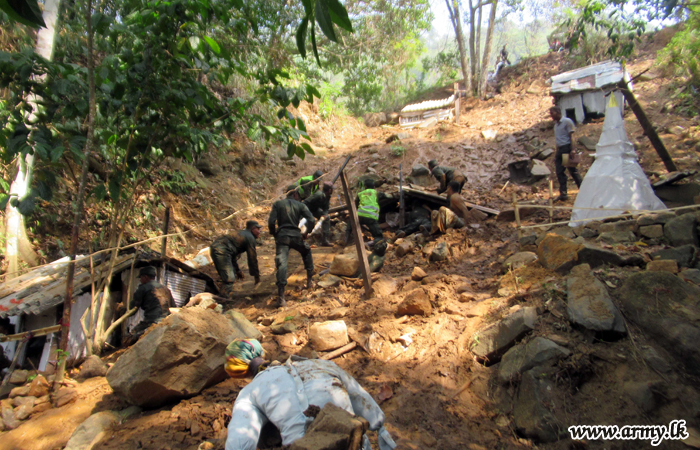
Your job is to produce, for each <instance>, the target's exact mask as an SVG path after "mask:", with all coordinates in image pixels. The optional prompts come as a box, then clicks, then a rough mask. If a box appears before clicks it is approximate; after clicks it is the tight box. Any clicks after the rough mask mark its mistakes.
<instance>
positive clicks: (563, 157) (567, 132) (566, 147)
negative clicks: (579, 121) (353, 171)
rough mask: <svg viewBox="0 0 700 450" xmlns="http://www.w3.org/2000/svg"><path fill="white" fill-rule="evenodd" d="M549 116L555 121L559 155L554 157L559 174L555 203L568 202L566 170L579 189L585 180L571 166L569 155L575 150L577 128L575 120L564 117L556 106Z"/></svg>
mask: <svg viewBox="0 0 700 450" xmlns="http://www.w3.org/2000/svg"><path fill="white" fill-rule="evenodd" d="M549 115H550V116H551V117H552V120H554V138H555V140H556V143H557V153H556V155H555V157H554V167H555V169H556V172H557V181H559V197H557V198H556V199H554V201H555V202H561V201H566V200H568V198H569V194H568V189H567V187H566V183H567V178H566V169H569V174H570V175H571V178H573V179H574V183H576V186H577V187H581V183H582V182H583V178H581V174H580V173H579V172H578V169H577V168H576V167H575V166H574V167H570V166H569V155H570V154H571V150H572V149H573V142H574V140H573V137H574V131H576V126H575V125H574V122H573V120H571V119H569V118H568V117H562V114H561V109H559V107H557V106H554V107H552V108H550V109H549Z"/></svg>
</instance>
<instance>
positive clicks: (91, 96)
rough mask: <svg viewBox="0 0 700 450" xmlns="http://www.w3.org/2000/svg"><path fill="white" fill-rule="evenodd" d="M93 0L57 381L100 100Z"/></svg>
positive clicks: (87, 12)
mask: <svg viewBox="0 0 700 450" xmlns="http://www.w3.org/2000/svg"><path fill="white" fill-rule="evenodd" d="M91 19H92V0H87V4H86V5H85V20H86V24H87V69H88V70H87V74H88V120H87V140H86V141H85V148H84V152H83V171H82V173H81V174H80V186H79V187H78V197H77V198H76V200H75V203H74V204H73V232H72V234H71V240H70V263H69V264H68V271H67V273H66V296H65V299H64V302H63V319H62V320H61V342H60V345H59V348H60V349H61V350H62V351H63V355H64V356H65V357H64V358H63V359H62V361H61V364H60V365H59V367H58V371H57V372H56V381H55V383H60V382H61V381H63V376H64V374H65V370H66V359H67V358H68V353H67V351H68V333H69V331H70V312H71V307H72V306H73V276H74V275H75V254H76V253H77V251H78V231H79V230H80V222H81V221H82V218H83V200H84V198H85V185H86V182H87V174H88V166H89V164H88V162H89V161H90V153H91V152H92V146H93V141H94V138H95V115H96V114H97V103H96V102H95V61H94V55H93V39H94V34H93V31H92V20H91Z"/></svg>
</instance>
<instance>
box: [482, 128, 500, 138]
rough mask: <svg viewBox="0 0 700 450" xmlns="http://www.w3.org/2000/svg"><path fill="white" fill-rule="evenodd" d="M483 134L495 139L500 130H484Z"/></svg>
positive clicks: (485, 136)
mask: <svg viewBox="0 0 700 450" xmlns="http://www.w3.org/2000/svg"><path fill="white" fill-rule="evenodd" d="M481 135H482V136H484V139H493V138H495V137H496V136H497V135H498V132H496V131H495V130H483V131H482V132H481Z"/></svg>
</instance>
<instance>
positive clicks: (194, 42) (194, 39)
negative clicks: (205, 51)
mask: <svg viewBox="0 0 700 450" xmlns="http://www.w3.org/2000/svg"><path fill="white" fill-rule="evenodd" d="M189 41H190V48H191V49H192V50H194V51H197V50H199V47H200V46H201V45H202V41H201V39H199V37H198V36H190V38H189Z"/></svg>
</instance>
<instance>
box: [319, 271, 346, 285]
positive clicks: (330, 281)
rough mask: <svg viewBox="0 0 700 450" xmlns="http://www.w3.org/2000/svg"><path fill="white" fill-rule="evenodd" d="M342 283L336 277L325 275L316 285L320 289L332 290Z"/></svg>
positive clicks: (340, 279)
mask: <svg viewBox="0 0 700 450" xmlns="http://www.w3.org/2000/svg"><path fill="white" fill-rule="evenodd" d="M342 282H343V279H342V278H340V277H336V276H335V275H332V274H330V273H327V274H325V275H324V276H322V277H321V279H320V280H319V282H318V285H319V286H321V287H322V288H332V287H336V286H339V285H340V283H342Z"/></svg>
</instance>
